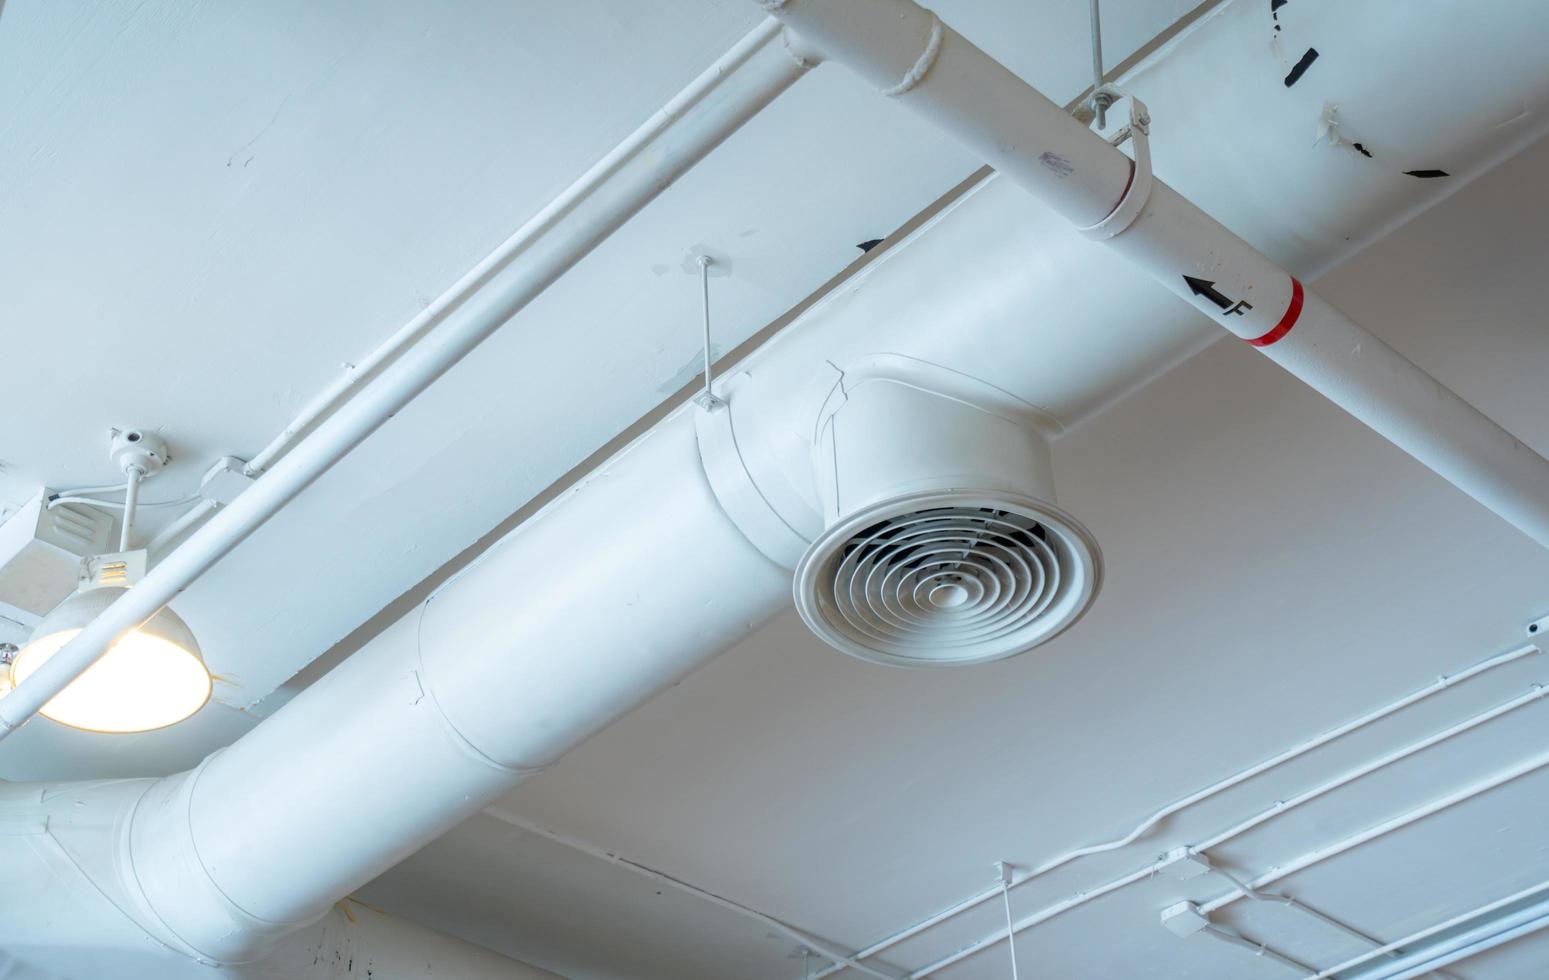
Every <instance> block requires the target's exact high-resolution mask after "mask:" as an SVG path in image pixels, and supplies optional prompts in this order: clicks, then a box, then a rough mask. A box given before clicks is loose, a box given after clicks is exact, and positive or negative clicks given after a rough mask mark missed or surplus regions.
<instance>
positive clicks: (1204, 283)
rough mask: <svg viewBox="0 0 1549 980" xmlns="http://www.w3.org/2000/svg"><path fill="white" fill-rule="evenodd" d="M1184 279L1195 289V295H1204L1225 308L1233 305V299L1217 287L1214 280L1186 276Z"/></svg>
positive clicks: (1190, 287)
mask: <svg viewBox="0 0 1549 980" xmlns="http://www.w3.org/2000/svg"><path fill="white" fill-rule="evenodd" d="M1183 281H1184V282H1186V283H1188V284H1189V289H1191V290H1193V291H1194V295H1195V296H1203V297H1205V298H1206V299H1208V300H1210V302H1212V303H1214V304H1215V305H1217V306H1219V307H1221V309H1223V310H1224V309H1226V308H1227V307H1228V306H1231V305H1232V301H1231V300H1230V299H1228V298H1227V297H1226V296H1225V295H1223V294H1222V293H1221V292H1220V291H1218V290H1217V289H1216V284H1215V282H1214V280H1211V279H1195V278H1194V277H1193V276H1184V277H1183Z"/></svg>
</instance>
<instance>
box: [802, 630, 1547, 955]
mask: <svg viewBox="0 0 1549 980" xmlns="http://www.w3.org/2000/svg"><path fill="white" fill-rule="evenodd" d="M1538 652H1539V648H1538V647H1536V646H1533V645H1532V644H1528V645H1526V646H1521V647H1518V648H1516V649H1515V650H1510V651H1508V652H1506V653H1501V654H1497V655H1496V656H1494V657H1490V658H1489V659H1487V660H1483V661H1480V662H1479V663H1477V664H1474V665H1473V666H1472V667H1467V668H1465V669H1463V670H1460V671H1458V672H1457V673H1455V674H1450V675H1443V676H1441V677H1438V678H1437V679H1436V680H1435V681H1432V682H1431V683H1430V684H1427V685H1426V686H1425V687H1422V688H1420V689H1419V690H1416V691H1413V692H1411V693H1409V694H1407V695H1405V696H1404V697H1402V698H1399V699H1398V700H1396V701H1391V702H1389V703H1388V704H1385V705H1383V706H1382V707H1380V708H1376V709H1374V710H1372V711H1368V712H1366V713H1365V714H1363V715H1360V716H1359V717H1356V718H1352V719H1350V720H1349V721H1347V722H1345V723H1343V724H1341V725H1338V726H1336V727H1334V728H1331V729H1329V730H1328V731H1326V732H1323V733H1322V734H1320V735H1318V736H1316V737H1314V738H1311V739H1309V740H1307V741H1305V742H1301V743H1300V744H1298V745H1295V746H1292V747H1291V748H1289V749H1286V750H1285V751H1283V752H1279V753H1277V754H1275V755H1273V756H1270V757H1269V758H1267V759H1264V760H1263V761H1261V762H1258V763H1255V764H1254V765H1252V766H1249V767H1248V768H1247V769H1243V770H1241V771H1240V772H1237V773H1234V774H1232V775H1231V776H1228V777H1226V778H1225V779H1220V780H1217V781H1216V782H1214V783H1211V784H1210V785H1208V786H1205V787H1202V788H1201V789H1198V790H1195V791H1194V792H1193V793H1190V794H1189V795H1187V796H1185V797H1183V798H1181V799H1179V800H1176V801H1174V802H1172V803H1169V804H1168V805H1167V806H1164V807H1162V808H1161V809H1159V810H1157V811H1155V812H1154V813H1152V814H1151V815H1150V816H1148V817H1146V818H1145V819H1144V820H1142V821H1140V823H1138V824H1136V825H1135V827H1134V828H1133V829H1131V830H1130V832H1129V833H1127V834H1124V835H1123V836H1121V837H1116V838H1114V839H1112V840H1109V841H1104V842H1103V843H1100V844H1089V845H1087V846H1085V847H1080V848H1076V849H1075V850H1072V851H1067V852H1065V853H1063V854H1060V855H1058V856H1056V857H1053V858H1050V859H1049V860H1047V861H1043V862H1041V863H1040V864H1038V865H1036V866H1034V867H1033V868H1031V869H1029V870H1028V871H1026V872H1025V873H1023V874H1020V875H1016V876H1015V877H1014V878H1013V879H1012V881H1011V887H1012V888H1017V887H1019V886H1021V885H1024V884H1026V883H1027V882H1029V881H1032V880H1033V879H1034V878H1037V877H1039V876H1041V875H1045V874H1048V873H1049V872H1050V871H1053V870H1055V869H1056V868H1061V867H1064V866H1065V865H1067V864H1069V863H1070V862H1072V861H1075V860H1077V859H1078V858H1082V857H1086V856H1087V855H1090V854H1102V853H1105V852H1107V851H1114V850H1118V849H1120V848H1122V847H1126V846H1128V845H1129V844H1132V843H1134V841H1136V840H1137V839H1139V837H1140V836H1141V835H1142V834H1144V833H1145V832H1146V831H1148V830H1150V829H1151V828H1152V827H1155V826H1156V825H1157V824H1159V823H1161V822H1162V821H1163V820H1166V819H1167V818H1168V817H1170V816H1172V815H1173V814H1175V813H1178V812H1179V811H1181V810H1184V809H1187V808H1188V807H1191V806H1193V805H1194V804H1196V803H1200V802H1202V801H1204V800H1207V799H1209V798H1211V797H1213V796H1216V795H1218V794H1220V793H1223V792H1225V791H1226V790H1229V789H1231V788H1232V787H1234V786H1237V785H1239V784H1241V783H1244V782H1246V781H1248V780H1249V779H1252V778H1254V777H1256V776H1259V775H1262V774H1263V773H1265V772H1268V771H1269V770H1271V769H1274V768H1276V767H1278V766H1282V765H1284V764H1285V763H1287V762H1290V761H1291V760H1293V759H1296V758H1299V757H1300V756H1303V755H1305V754H1307V753H1308V752H1311V751H1312V750H1314V749H1317V748H1319V747H1321V746H1324V745H1327V744H1328V743H1330V742H1332V741H1334V740H1335V739H1338V738H1341V737H1343V736H1345V735H1348V734H1350V733H1351V732H1354V731H1356V730H1358V729H1361V728H1365V727H1366V726H1367V725H1370V724H1372V723H1373V722H1376V721H1380V720H1382V719H1383V718H1386V717H1388V716H1389V715H1392V714H1394V713H1396V712H1399V711H1402V710H1403V709H1405V708H1407V707H1409V706H1410V705H1412V704H1416V703H1418V702H1420V701H1423V700H1425V699H1426V698H1429V697H1432V696H1433V695H1435V694H1438V693H1440V692H1442V691H1444V690H1446V689H1448V688H1450V687H1452V686H1454V685H1456V684H1459V683H1462V682H1463V681H1466V680H1468V679H1469V678H1471V677H1476V676H1478V675H1479V674H1482V673H1484V672H1486V671H1490V670H1494V669H1496V668H1497V667H1504V666H1505V665H1507V664H1509V663H1514V662H1516V661H1517V660H1520V659H1522V658H1523V657H1526V656H1528V655H1529V654H1534V653H1538ZM1546 694H1549V689H1545V688H1542V687H1539V686H1536V685H1535V686H1534V688H1533V689H1532V690H1530V691H1528V692H1527V693H1526V694H1523V695H1520V696H1518V697H1517V698H1514V699H1512V700H1511V701H1508V702H1506V703H1504V704H1502V705H1498V706H1497V707H1495V708H1492V709H1490V710H1489V711H1486V712H1483V713H1482V714H1479V715H1476V716H1474V717H1473V718H1469V719H1467V720H1465V721H1463V722H1460V723H1458V724H1456V725H1453V726H1450V727H1449V728H1447V729H1444V730H1442V731H1440V732H1436V733H1433V734H1432V735H1430V736H1428V737H1427V738H1424V739H1421V740H1420V741H1419V742H1416V743H1413V744H1411V745H1409V746H1406V747H1404V748H1402V749H1400V750H1398V751H1396V752H1392V753H1389V754H1388V755H1387V756H1384V757H1382V758H1380V759H1377V760H1374V761H1372V762H1368V763H1366V764H1364V765H1361V766H1358V767H1356V768H1355V769H1352V770H1350V771H1348V772H1346V773H1344V774H1343V775H1341V776H1340V777H1338V778H1337V779H1334V780H1331V781H1329V782H1326V783H1324V784H1322V785H1321V786H1317V787H1314V788H1312V789H1310V790H1307V791H1305V792H1303V793H1301V794H1300V795H1299V796H1298V797H1297V798H1294V799H1293V800H1287V801H1281V802H1277V803H1276V804H1275V805H1274V806H1272V807H1270V808H1268V809H1267V810H1264V811H1262V812H1260V813H1259V814H1256V815H1255V816H1253V817H1250V818H1248V819H1247V820H1245V821H1241V822H1239V823H1238V824H1236V825H1234V826H1233V827H1232V828H1229V829H1228V830H1227V831H1225V832H1223V833H1220V834H1217V835H1215V836H1214V837H1211V838H1209V839H1208V840H1207V841H1204V842H1202V843H1200V844H1197V845H1196V846H1195V849H1196V850H1206V849H1208V848H1210V847H1215V846H1216V845H1218V844H1221V843H1223V842H1225V841H1226V840H1228V839H1230V838H1232V837H1235V836H1237V835H1238V834H1241V833H1244V832H1246V831H1247V830H1248V829H1250V828H1251V827H1255V826H1258V824H1260V823H1263V822H1264V821H1266V820H1269V819H1271V818H1272V817H1274V816H1276V815H1278V814H1280V813H1284V812H1286V811H1287V810H1289V809H1294V807H1295V806H1298V805H1300V804H1301V803H1305V802H1307V801H1308V800H1311V799H1315V798H1317V797H1318V796H1322V795H1323V794H1325V793H1328V792H1331V791H1332V790H1334V789H1337V788H1339V787H1340V786H1344V785H1346V784H1347V783H1350V782H1353V781H1354V780H1356V779H1359V778H1360V777H1362V776H1365V775H1368V774H1370V773H1372V772H1375V771H1376V770H1377V769H1380V768H1382V767H1383V766H1387V765H1391V764H1392V763H1393V762H1396V761H1398V760H1399V759H1401V758H1404V757H1406V756H1408V755H1412V754H1414V753H1415V752H1419V751H1421V750H1423V749H1425V748H1428V747H1430V746H1432V745H1435V744H1437V743H1439V742H1442V741H1445V740H1447V739H1449V738H1452V737H1453V736H1455V735H1459V734H1461V733H1463V732H1465V731H1468V730H1469V729H1471V728H1474V727H1476V726H1478V725H1482V724H1484V723H1485V722H1487V721H1490V720H1491V719H1493V718H1496V717H1498V716H1500V715H1502V714H1505V713H1506V712H1508V711H1514V710H1516V709H1517V708H1519V707H1522V706H1523V705H1525V704H1528V703H1531V702H1533V701H1536V700H1538V699H1539V698H1541V697H1544V696H1546ZM1158 866H1159V863H1158V864H1155V865H1151V866H1148V867H1145V868H1142V869H1140V870H1139V871H1136V872H1133V873H1132V874H1130V875H1125V876H1123V877H1122V878H1119V879H1116V880H1114V881H1110V882H1108V883H1107V884H1106V885H1104V886H1101V887H1100V888H1097V889H1091V890H1088V891H1085V892H1082V893H1081V894H1080V895H1078V896H1076V897H1075V898H1074V899H1067V900H1065V901H1063V902H1060V903H1057V904H1056V905H1053V906H1050V907H1049V908H1046V909H1043V910H1041V911H1040V912H1038V913H1036V914H1035V915H1033V916H1030V917H1027V918H1024V919H1023V920H1022V921H1021V922H1020V923H1018V925H1017V926H1016V928H1015V929H1014V930H1013V931H1014V932H1020V931H1022V930H1024V929H1028V928H1031V927H1032V926H1034V925H1037V924H1038V923H1039V922H1044V921H1047V920H1048V919H1051V918H1053V917H1054V916H1055V915H1057V914H1059V913H1060V912H1064V911H1067V910H1069V909H1071V908H1075V907H1076V906H1077V905H1082V904H1085V903H1086V902H1089V901H1091V900H1092V899H1095V898H1098V897H1100V896H1102V895H1106V894H1108V893H1109V892H1111V891H1114V890H1116V889H1118V888H1121V887H1123V886H1124V885H1128V884H1131V883H1133V882H1136V881H1140V880H1143V879H1145V878H1148V877H1150V876H1151V875H1152V874H1153V873H1154V872H1155V870H1156V868H1157V867H1158ZM999 893H1000V889H999V888H987V889H985V890H984V891H981V892H977V893H975V894H974V895H971V896H969V897H968V898H965V899H963V900H962V901H960V902H957V903H955V904H953V905H951V906H948V907H947V908H945V909H943V910H941V911H940V912H938V913H936V914H935V915H933V916H930V917H929V918H927V919H922V920H921V921H919V922H917V923H915V924H914V925H912V926H910V927H909V928H907V929H904V930H901V931H899V932H896V933H894V934H892V935H890V936H888V937H886V938H884V939H882V940H879V941H878V942H875V943H872V944H871V945H870V946H867V947H865V948H864V949H861V950H860V951H858V952H857V953H856V956H857V957H860V958H862V959H864V958H866V957H870V956H875V955H876V954H878V953H880V952H882V951H884V950H886V949H890V948H892V947H893V946H896V945H898V944H899V943H901V942H904V941H905V940H907V939H910V938H912V937H914V936H917V935H919V934H920V933H922V932H924V931H926V930H927V929H930V928H933V927H935V926H937V925H939V924H941V923H942V922H945V921H947V920H949V919H953V918H956V917H957V916H958V915H961V914H962V913H964V912H967V911H968V910H970V909H973V908H976V907H978V906H979V905H981V904H983V903H984V902H987V901H989V900H990V899H992V898H994V897H995V896H996V895H998V894H999ZM1046 913H1047V914H1046ZM1005 935H1006V934H1005V933H995V934H993V935H991V936H986V937H984V938H982V939H980V940H978V941H976V942H975V943H973V944H971V945H970V946H968V947H964V950H960V951H959V952H961V953H963V956H967V955H971V953H972V952H976V951H977V950H979V949H981V948H983V947H984V946H986V945H993V943H995V942H998V941H999V940H1000V939H1001V938H1004V936H1005ZM965 950H966V952H965ZM963 956H957V955H956V954H953V957H954V958H948V959H946V960H943V961H939V962H937V963H933V964H931V967H930V970H929V972H922V973H917V974H915V975H916V976H929V975H930V973H931V972H935V971H937V970H940V969H944V968H945V967H947V966H949V965H951V964H952V963H955V962H957V961H958V959H961V958H963ZM835 972H837V971H834V970H825V971H823V972H821V973H819V974H818V977H825V976H829V975H831V974H832V973H835Z"/></svg>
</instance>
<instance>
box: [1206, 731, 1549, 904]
mask: <svg viewBox="0 0 1549 980" xmlns="http://www.w3.org/2000/svg"><path fill="white" fill-rule="evenodd" d="M1545 766H1549V752H1540V753H1538V754H1537V755H1535V756H1530V757H1529V758H1527V759H1524V760H1522V761H1521V762H1518V763H1515V764H1513V765H1511V766H1508V767H1507V768H1505V769H1502V770H1501V771H1499V772H1497V773H1496V774H1495V775H1493V776H1490V777H1489V778H1488V779H1483V780H1480V781H1479V782H1477V783H1471V784H1470V785H1468V786H1464V787H1462V788H1461V789H1456V790H1453V791H1452V792H1450V793H1447V794H1446V795H1444V796H1440V797H1437V798H1436V799H1434V800H1432V801H1431V802H1429V803H1426V804H1424V805H1423V806H1419V807H1416V808H1415V809H1413V810H1409V811H1406V812H1404V813H1401V814H1399V815H1397V816H1395V817H1391V818H1389V819H1387V820H1384V821H1383V822H1382V823H1379V824H1377V825H1375V826H1373V827H1368V828H1367V829H1366V830H1363V831H1361V832H1360V833H1358V834H1354V835H1352V836H1350V837H1346V838H1344V839H1343V840H1340V841H1336V842H1334V843H1332V844H1327V845H1325V846H1323V847H1320V848H1316V849H1315V850H1311V851H1308V852H1307V853H1305V854H1302V855H1300V856H1299V857H1296V858H1293V859H1292V860H1290V861H1287V862H1286V863H1285V864H1281V865H1277V866H1275V867H1273V868H1271V869H1269V870H1268V871H1266V872H1264V873H1263V874H1261V875H1259V876H1258V877H1257V878H1254V879H1253V880H1252V881H1250V882H1249V883H1248V884H1249V885H1251V886H1252V887H1253V888H1255V889H1258V888H1264V887H1266V886H1268V885H1273V884H1274V883H1275V882H1277V881H1279V880H1280V879H1282V878H1288V877H1290V876H1291V875H1293V874H1296V873H1297V872H1298V871H1304V870H1306V869H1307V868H1310V867H1312V866H1313V865H1315V864H1319V863H1321V862H1323V861H1327V860H1328V859H1329V858H1332V857H1337V856H1339V855H1341V854H1343V853H1345V852H1346V851H1349V850H1353V849H1354V848H1357V847H1360V846H1361V845H1362V844H1366V843H1369V842H1371V841H1374V840H1376V839H1377V838H1379V837H1382V836H1384V835H1385V834H1390V833H1392V832H1393V831H1395V830H1400V829H1402V828H1404V827H1407V826H1409V825H1410V824H1412V823H1415V822H1417V821H1419V820H1423V819H1425V818H1426V817H1429V816H1432V815H1433V814H1437V813H1440V812H1441V811H1443V810H1446V809H1448V808H1449V807H1453V806H1456V805H1457V804H1459V803H1462V802H1464V801H1465V800H1471V799H1473V798H1474V797H1476V796H1479V795H1480V794H1481V793H1487V792H1489V791H1490V790H1492V789H1495V788H1497V787H1499V786H1504V785H1505V784H1507V783H1509V782H1511V781H1512V780H1515V779H1520V778H1521V777H1523V776H1526V775H1528V774H1529V773H1533V772H1537V771H1538V770H1540V769H1542V768H1544V767H1545ZM1243 897H1244V895H1243V893H1242V892H1241V891H1240V890H1237V889H1233V890H1232V891H1230V892H1228V893H1227V894H1225V895H1222V896H1221V897H1220V898H1217V899H1212V900H1211V901H1209V902H1206V903H1204V904H1203V905H1201V906H1200V907H1199V911H1200V914H1201V915H1209V914H1211V913H1212V912H1215V911H1216V910H1218V909H1221V908H1225V907H1226V906H1228V905H1230V904H1232V903H1233V902H1235V901H1237V900H1238V899H1240V898H1243Z"/></svg>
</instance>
